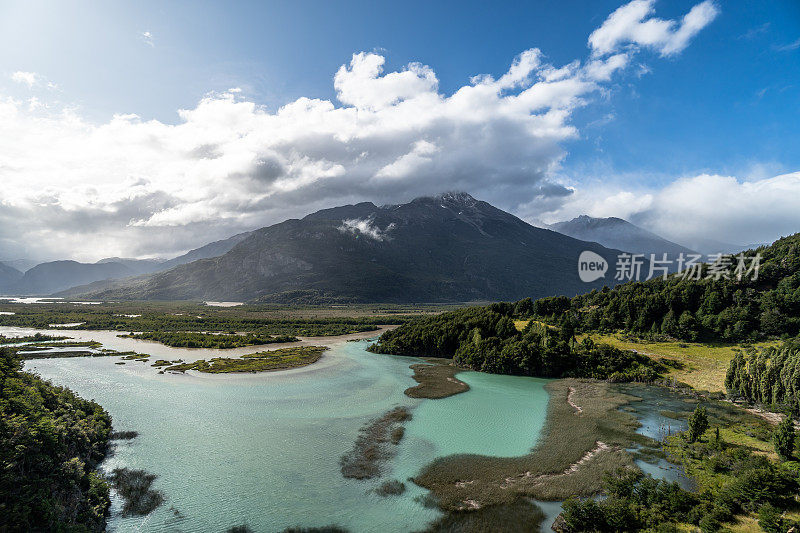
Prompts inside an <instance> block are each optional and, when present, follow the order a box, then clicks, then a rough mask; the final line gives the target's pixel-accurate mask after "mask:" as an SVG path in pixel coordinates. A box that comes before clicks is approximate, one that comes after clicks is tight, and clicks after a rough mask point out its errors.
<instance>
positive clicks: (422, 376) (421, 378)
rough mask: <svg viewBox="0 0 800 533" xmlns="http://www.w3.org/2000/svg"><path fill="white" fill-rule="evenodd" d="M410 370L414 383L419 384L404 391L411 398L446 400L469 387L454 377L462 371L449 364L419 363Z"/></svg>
mask: <svg viewBox="0 0 800 533" xmlns="http://www.w3.org/2000/svg"><path fill="white" fill-rule="evenodd" d="M410 368H411V369H412V370H413V371H414V375H413V376H412V377H413V378H414V381H416V382H417V383H419V385H416V386H414V387H409V388H407V389H406V390H405V395H406V396H409V397H411V398H428V399H439V398H447V397H448V396H453V395H455V394H459V393H462V392H466V391H468V390H469V385H467V384H466V383H464V382H463V381H461V380H459V379H457V378H456V377H455V375H456V374H457V373H458V372H462V369H460V368H458V367H457V366H454V365H452V364H451V363H445V364H441V363H435V364H423V363H419V364H415V365H411V366H410Z"/></svg>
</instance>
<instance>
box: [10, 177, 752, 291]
mask: <svg viewBox="0 0 800 533" xmlns="http://www.w3.org/2000/svg"><path fill="white" fill-rule="evenodd" d="M702 244H703V246H702V248H701V247H697V248H696V249H698V250H699V251H700V252H702V253H712V252H715V251H723V252H736V251H739V250H742V249H745V248H746V247H744V246H736V245H732V244H725V243H718V242H715V241H714V242H711V241H709V242H703V243H702ZM752 247H755V246H752ZM584 250H591V251H594V252H596V253H598V254H599V255H600V256H602V257H604V258H606V260H607V261H608V265H609V272H607V274H606V276H605V278H601V279H599V280H597V281H596V282H594V283H589V284H587V283H583V282H581V281H580V279H579V278H578V275H577V261H578V259H577V258H578V255H579V254H580V253H581V252H582V251H584ZM620 250H621V251H625V252H631V253H640V254H644V255H645V256H646V257H649V255H650V254H656V255H657V256H658V257H661V254H663V253H667V254H669V256H670V258H674V257H675V256H677V254H680V253H684V254H689V253H695V252H693V250H692V249H690V248H688V247H685V246H682V245H680V244H676V243H674V242H672V241H669V240H667V239H664V238H663V237H660V236H658V235H656V234H654V233H652V232H650V231H647V230H645V229H643V228H640V227H638V226H635V225H634V224H631V223H630V222H627V221H625V220H623V219H620V218H613V217H611V218H593V217H589V216H586V215H582V216H579V217H577V218H574V219H572V220H570V221H566V222H559V223H557V224H553V225H552V226H549V228H546V229H542V228H536V227H534V226H532V225H530V224H527V223H526V222H524V221H522V220H520V219H519V218H517V217H515V216H513V215H511V214H509V213H506V212H504V211H502V210H500V209H497V208H495V207H493V206H491V205H489V204H488V203H486V202H482V201H478V200H476V199H474V198H473V197H472V196H470V195H469V194H466V193H448V194H443V195H440V196H435V197H424V198H417V199H415V200H412V201H411V202H408V203H405V204H400V205H386V206H381V207H378V206H376V205H375V204H373V203H370V202H364V203H360V204H355V205H347V206H341V207H335V208H332V209H324V210H322V211H318V212H316V213H313V214H310V215H308V216H306V217H305V218H303V219H300V220H297V219H291V220H287V221H285V222H282V223H280V224H275V225H273V226H269V227H265V228H261V229H259V230H256V231H252V232H246V233H240V234H238V235H234V236H233V237H230V238H228V239H224V240H220V241H216V242H212V243H210V244H207V245H205V246H202V247H200V248H197V249H195V250H192V251H190V252H188V253H186V254H183V255H181V256H179V257H176V258H173V259H170V260H166V261H165V260H151V259H129V258H120V257H110V258H106V259H102V260H100V261H98V262H97V263H78V262H76V261H53V262H49V263H42V264H39V265H36V266H35V267H33V268H31V269H29V270H27V271H25V272H24V273H23V272H21V271H20V270H18V269H15V268H13V267H11V266H9V265H6V264H3V263H0V294H13V295H52V294H55V295H58V296H67V297H84V298H102V299H172V300H186V299H207V300H242V301H253V300H259V301H265V302H282V303H292V302H304V303H328V302H442V301H470V300H498V299H519V298H523V297H526V296H531V297H540V296H547V295H553V294H565V295H572V294H577V293H581V292H586V291H587V290H591V289H592V288H599V287H602V286H603V285H604V284H607V285H614V279H613V278H614V266H615V263H616V256H617V254H618V253H619V251H620Z"/></svg>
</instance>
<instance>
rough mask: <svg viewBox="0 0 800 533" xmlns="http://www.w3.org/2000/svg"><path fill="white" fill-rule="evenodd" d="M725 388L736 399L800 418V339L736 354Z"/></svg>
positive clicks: (729, 369)
mask: <svg viewBox="0 0 800 533" xmlns="http://www.w3.org/2000/svg"><path fill="white" fill-rule="evenodd" d="M725 388H726V389H727V390H728V395H729V396H731V397H732V398H735V399H743V400H745V401H747V402H749V403H757V404H762V405H765V406H768V407H770V408H771V409H772V410H789V411H791V412H792V413H794V414H795V415H796V416H798V415H800V338H798V339H793V340H789V341H786V342H783V343H782V344H781V345H780V346H778V347H773V346H770V347H767V348H763V349H761V350H755V349H749V350H748V351H747V353H741V352H740V353H738V354H736V356H735V357H734V358H733V360H732V361H731V364H730V367H729V368H728V374H727V376H726V377H725Z"/></svg>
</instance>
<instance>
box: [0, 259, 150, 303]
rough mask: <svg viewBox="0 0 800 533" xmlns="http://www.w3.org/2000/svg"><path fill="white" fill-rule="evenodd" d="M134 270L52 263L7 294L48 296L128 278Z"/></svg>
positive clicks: (25, 277)
mask: <svg viewBox="0 0 800 533" xmlns="http://www.w3.org/2000/svg"><path fill="white" fill-rule="evenodd" d="M133 274H134V271H133V270H131V269H130V268H128V267H126V266H125V265H123V264H120V263H79V262H77V261H51V262H49V263H41V264H39V265H36V266H35V267H33V268H31V269H30V270H28V271H27V272H25V274H24V275H23V276H22V277H21V278H19V279H18V280H17V281H16V283H14V284H12V285H11V286H10V287H9V288H8V289H7V291H8V292H10V293H11V294H16V295H46V294H52V293H54V292H57V291H61V290H64V289H67V288H69V287H74V286H76V285H83V284H85V283H91V282H92V281H96V280H101V279H113V278H124V277H128V276H132V275H133Z"/></svg>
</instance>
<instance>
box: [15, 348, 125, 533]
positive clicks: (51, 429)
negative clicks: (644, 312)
mask: <svg viewBox="0 0 800 533" xmlns="http://www.w3.org/2000/svg"><path fill="white" fill-rule="evenodd" d="M110 432H111V417H110V416H109V415H108V413H106V411H104V410H103V408H102V407H100V406H99V405H98V404H96V403H94V402H91V401H87V400H84V399H82V398H80V397H78V396H77V395H75V394H74V393H73V392H72V391H70V390H69V389H65V388H62V387H56V386H53V385H51V384H50V383H48V382H46V381H43V380H41V379H39V378H37V377H36V376H33V375H31V374H28V373H26V372H22V364H21V362H20V360H19V359H18V358H17V357H16V356H15V354H14V352H13V351H12V350H9V349H7V348H0V531H20V532H23V531H103V530H105V516H106V513H107V512H108V508H109V505H110V500H109V487H108V484H107V483H106V481H104V480H103V479H102V478H101V477H100V475H99V474H97V473H96V472H95V471H94V468H95V467H96V466H97V464H98V463H99V462H100V461H101V460H102V459H103V458H104V457H105V454H106V449H107V445H108V438H109V434H110Z"/></svg>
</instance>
